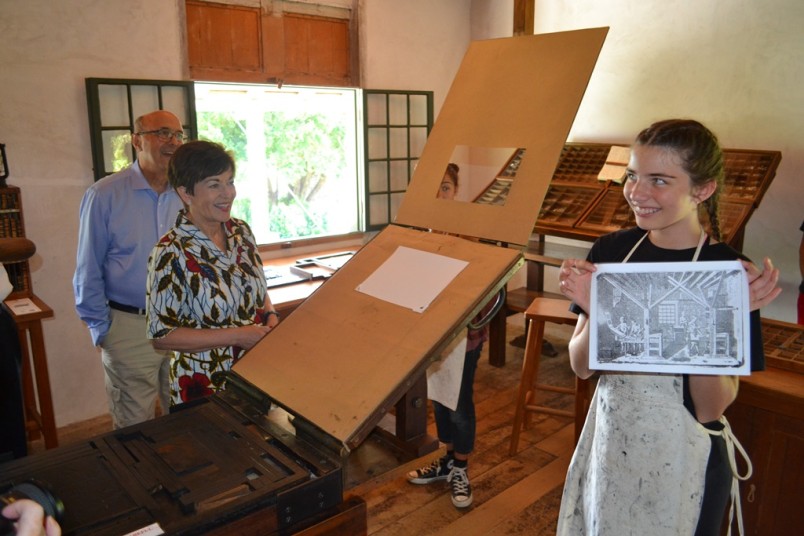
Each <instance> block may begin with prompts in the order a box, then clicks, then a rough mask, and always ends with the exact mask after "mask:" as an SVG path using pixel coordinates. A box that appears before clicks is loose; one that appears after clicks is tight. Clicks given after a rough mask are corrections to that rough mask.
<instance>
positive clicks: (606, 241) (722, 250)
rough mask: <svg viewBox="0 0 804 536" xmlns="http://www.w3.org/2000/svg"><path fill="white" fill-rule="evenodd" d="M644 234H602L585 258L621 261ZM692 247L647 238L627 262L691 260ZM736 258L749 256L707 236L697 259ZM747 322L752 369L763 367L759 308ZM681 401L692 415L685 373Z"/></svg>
mask: <svg viewBox="0 0 804 536" xmlns="http://www.w3.org/2000/svg"><path fill="white" fill-rule="evenodd" d="M644 234H645V231H644V230H642V229H640V228H638V227H634V228H631V229H624V230H622V231H616V232H613V233H611V234H607V235H604V236H601V237H600V238H599V239H597V241H596V242H595V243H594V244H593V245H592V249H591V250H590V251H589V255H588V256H587V260H588V261H590V262H593V263H595V264H600V263H617V262H622V261H623V259H625V257H626V255H628V252H630V251H631V249H632V248H633V247H634V245H636V243H637V242H639V239H640V238H642V236H643V235H644ZM695 249H696V248H689V249H663V248H660V247H657V246H655V245H653V243H652V242H651V241H650V239H648V238H646V239H645V240H643V241H642V243H641V244H640V245H639V247H638V248H637V249H636V251H634V253H633V254H632V255H631V258H630V259H628V262H690V261H692V257H693V256H694V255H695ZM736 259H743V260H749V259H748V257H746V256H745V255H743V254H741V253H739V252H738V251H736V250H735V249H733V248H732V247H731V246H729V245H728V244H725V243H723V242H719V243H717V244H711V245H710V244H709V239H707V241H706V243H705V244H704V247H703V248H702V249H701V254H700V255H699V256H698V260H699V261H733V260H736ZM572 308H573V311H574V312H576V313H579V312H582V311H581V309H580V308H579V307H578V306H577V305H575V304H572ZM750 322H751V328H750V329H751V349H750V352H751V354H750V357H751V370H752V371H757V370H764V369H765V351H764V349H763V346H762V327H761V323H760V317H759V311H752V312H751V315H750ZM684 405H685V406H686V407H687V409H688V410H689V411H690V413H692V414H693V415H695V409H694V407H693V405H692V399H691V398H690V396H689V388H688V377H687V375H684Z"/></svg>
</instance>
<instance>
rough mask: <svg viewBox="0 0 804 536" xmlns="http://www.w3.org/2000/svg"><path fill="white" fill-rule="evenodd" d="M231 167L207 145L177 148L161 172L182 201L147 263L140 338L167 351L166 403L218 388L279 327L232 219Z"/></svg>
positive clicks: (248, 246)
mask: <svg viewBox="0 0 804 536" xmlns="http://www.w3.org/2000/svg"><path fill="white" fill-rule="evenodd" d="M234 173H235V163H234V160H233V159H232V157H231V155H230V154H229V153H228V152H227V151H226V150H225V149H224V148H223V147H222V146H221V145H218V144H216V143H212V142H208V141H193V142H190V143H186V144H184V145H183V146H182V147H180V148H179V149H178V150H177V151H176V153H175V154H174V156H173V158H172V160H171V162H170V168H169V170H168V180H169V181H170V185H171V186H172V187H173V188H174V189H175V190H176V192H177V193H178V194H179V197H180V198H181V200H182V202H183V203H184V209H183V210H181V211H180V212H179V215H178V217H177V219H176V225H175V227H173V229H171V230H170V232H168V233H167V234H166V235H165V236H163V237H162V238H161V240H160V241H159V243H157V245H156V247H154V249H153V252H152V253H151V257H150V259H149V262H148V284H147V317H148V337H149V338H151V339H153V344H154V347H156V348H157V349H164V350H172V351H173V356H172V358H171V364H170V396H171V406H174V405H176V404H181V403H186V402H190V401H192V400H195V399H198V398H202V397H204V396H207V395H210V394H212V393H214V392H216V391H218V390H220V389H222V388H223V387H224V384H225V375H224V374H219V373H222V372H226V371H228V370H229V369H231V367H232V365H233V364H234V363H235V362H236V361H237V359H238V358H239V357H240V355H241V354H242V352H243V351H245V350H248V349H250V348H251V347H252V346H254V345H255V344H257V342H259V341H260V339H262V338H263V337H264V336H265V335H266V334H267V333H268V332H269V331H270V330H271V329H272V328H273V327H274V326H276V325H277V324H278V322H279V317H278V315H277V314H276V311H274V308H273V306H272V305H271V301H270V298H269V297H268V293H267V289H266V285H265V276H264V273H263V268H262V261H261V259H260V256H259V253H258V252H257V246H256V243H255V240H254V235H253V234H252V233H251V229H250V228H249V226H248V224H246V223H245V222H243V221H241V220H238V219H235V218H232V217H231V209H232V202H233V201H234V199H235V196H236V195H237V193H236V190H235V186H234Z"/></svg>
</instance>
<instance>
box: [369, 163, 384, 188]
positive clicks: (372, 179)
mask: <svg viewBox="0 0 804 536" xmlns="http://www.w3.org/2000/svg"><path fill="white" fill-rule="evenodd" d="M368 184H369V193H378V192H387V191H388V163H387V162H385V161H382V162H370V163H369V177H368Z"/></svg>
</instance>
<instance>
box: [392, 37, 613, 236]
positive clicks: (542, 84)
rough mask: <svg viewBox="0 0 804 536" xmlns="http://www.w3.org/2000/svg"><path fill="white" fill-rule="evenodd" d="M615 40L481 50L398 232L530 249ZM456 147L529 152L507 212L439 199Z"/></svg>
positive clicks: (538, 41)
mask: <svg viewBox="0 0 804 536" xmlns="http://www.w3.org/2000/svg"><path fill="white" fill-rule="evenodd" d="M607 32H608V28H593V29H587V30H577V31H571V32H560V33H553V34H542V35H532V36H524V37H512V38H505V39H491V40H488V41H476V42H474V43H472V45H471V46H470V47H469V50H468V51H467V53H466V56H465V57H464V60H463V63H462V64H461V67H460V69H459V71H458V74H457V75H456V77H455V80H454V82H453V84H452V87H451V88H450V91H449V94H448V95H447V98H446V100H445V102H444V106H443V107H442V109H441V112H440V114H439V116H438V119H437V121H436V123H435V125H434V126H433V130H432V132H431V134H430V137H429V138H428V140H427V145H426V146H425V148H424V151H423V153H422V157H421V160H420V161H419V163H418V165H417V167H416V170H415V172H414V175H413V180H412V181H411V184H410V186H409V187H408V190H407V193H406V194H405V198H404V199H403V201H402V205H401V206H400V208H399V213H398V215H397V218H396V223H399V224H402V225H411V226H414V227H420V228H428V229H438V230H440V231H446V232H450V233H457V234H461V235H464V236H474V237H478V238H485V239H490V240H496V241H501V242H506V243H509V244H518V245H521V246H524V245H526V244H527V243H528V238H529V237H530V234H531V231H532V229H533V225H534V223H535V222H536V217H537V216H538V209H537V207H539V206H541V204H542V200H543V199H544V195H545V192H546V191H547V188H548V186H549V185H550V179H551V178H552V176H553V171H554V170H555V168H556V162H557V161H558V157H559V155H560V154H561V150H562V148H563V147H564V143H565V142H566V140H567V136H568V135H569V130H570V127H571V126H572V122H573V120H574V118H575V113H576V112H577V110H578V107H579V105H580V103H581V98H582V97H583V94H584V91H585V90H586V85H587V83H588V82H589V78H590V76H591V74H592V69H593V68H594V66H595V62H596V61H597V57H598V54H599V53H600V49H601V47H602V46H603V40H604V39H605V37H606V33H607ZM456 147H477V148H524V149H525V154H524V157H523V158H522V163H521V165H520V167H519V169H518V171H517V175H516V180H515V181H514V183H513V185H512V187H511V191H510V193H509V194H508V197H507V199H506V202H505V204H504V205H487V204H477V203H461V202H445V201H443V200H440V199H436V192H437V190H438V185H439V183H440V182H441V178H442V177H443V176H444V171H445V169H446V167H447V164H448V163H449V162H450V158H451V157H452V155H453V151H454V150H455V149H456Z"/></svg>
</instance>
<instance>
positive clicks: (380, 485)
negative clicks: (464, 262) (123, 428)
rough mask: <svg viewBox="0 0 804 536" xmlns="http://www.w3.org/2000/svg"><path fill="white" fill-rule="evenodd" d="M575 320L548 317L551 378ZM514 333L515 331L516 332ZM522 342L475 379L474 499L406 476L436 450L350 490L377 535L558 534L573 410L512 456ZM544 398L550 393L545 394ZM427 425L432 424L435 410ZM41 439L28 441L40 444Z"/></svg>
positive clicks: (565, 372)
mask: <svg viewBox="0 0 804 536" xmlns="http://www.w3.org/2000/svg"><path fill="white" fill-rule="evenodd" d="M571 330H572V328H571V327H570V326H558V325H551V324H548V325H547V327H546V331H545V336H546V338H547V339H548V340H549V341H551V342H552V343H553V344H554V346H555V348H556V349H557V350H558V351H559V355H558V356H557V357H546V356H543V357H542V365H541V378H542V381H544V382H546V383H557V384H562V385H567V386H570V385H572V382H573V376H572V372H571V371H570V369H569V364H568V361H567V354H566V345H567V341H568V340H569V337H570V335H571V333H572V331H571ZM522 333H523V319H522V315H514V316H511V317H509V319H508V339H509V341H511V340H518V341H521V339H522V337H521V335H522ZM517 336H519V337H518V339H517ZM523 353H524V350H523V348H521V347H519V346H517V345H512V344H509V345H508V347H507V352H506V365H505V367H501V368H496V367H492V366H490V365H489V364H488V359H487V350H485V349H484V351H483V354H484V355H483V357H482V358H481V361H480V365H479V367H478V371H477V377H476V380H475V406H476V411H477V417H478V422H477V439H476V444H475V452H474V453H473V455H472V457H471V459H470V463H469V477H470V481H471V484H472V489H473V492H474V502H473V504H472V506H471V507H470V508H467V509H465V510H458V509H456V508H455V507H454V506H453V505H452V503H451V501H450V496H449V492H448V488H447V484H446V483H444V482H440V483H436V484H431V485H428V486H416V485H412V484H409V483H408V482H407V481H406V480H405V478H404V475H405V473H406V472H407V471H409V470H411V469H413V468H416V467H418V466H420V465H422V464H423V463H425V462H427V461H429V460H430V459H432V458H433V457H435V456H436V455H439V454H440V453H436V454H434V455H431V456H428V457H425V458H422V459H420V460H416V461H413V462H410V463H408V464H406V465H404V466H401V467H399V468H398V469H395V470H393V471H390V472H388V473H385V474H383V475H381V476H379V477H377V478H374V479H372V480H370V481H367V482H365V483H362V484H360V485H358V486H357V487H355V488H352V489H350V490H348V491H347V495H351V494H355V495H359V496H360V497H362V498H363V499H364V500H365V501H366V503H367V506H368V532H369V534H372V535H383V536H385V535H405V536H408V535H411V534H415V535H417V536H424V535H430V534H443V535H461V536H469V535H473V534H478V535H499V534H528V535H542V534H545V535H547V534H555V526H556V518H557V515H558V507H559V503H560V501H561V491H562V487H563V484H564V476H565V473H566V469H567V465H568V463H569V459H570V456H571V455H572V449H573V423H572V420H571V419H569V418H564V417H552V416H547V415H536V416H534V419H533V422H532V424H531V426H530V428H529V429H528V430H526V431H524V432H523V434H522V435H521V439H520V446H519V452H518V453H517V454H516V456H513V457H511V456H509V454H508V448H509V443H510V437H511V423H512V421H513V416H514V405H513V400H514V395H515V393H516V389H517V387H518V383H519V376H520V371H521V367H522V355H523ZM545 400H547V399H545ZM547 404H548V405H554V406H556V407H561V408H563V409H571V408H572V399H571V398H570V397H568V396H566V395H560V394H553V395H550V397H549V401H547ZM429 429H430V433H431V434H432V435H433V436H435V435H436V433H435V424H434V423H433V421H432V411H430V422H429ZM109 430H111V420H110V418H109V417H108V416H102V417H98V418H95V419H91V420H89V421H84V422H82V423H78V424H74V425H71V426H67V427H65V428H61V429H59V441H60V445H67V444H71V443H75V442H77V441H82V440H84V439H87V438H89V437H93V436H96V435H99V434H101V433H105V432H107V431H109ZM42 449H43V446H42V445H41V441H36V442H34V443H32V444H31V450H32V452H37V451H41V450H42Z"/></svg>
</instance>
